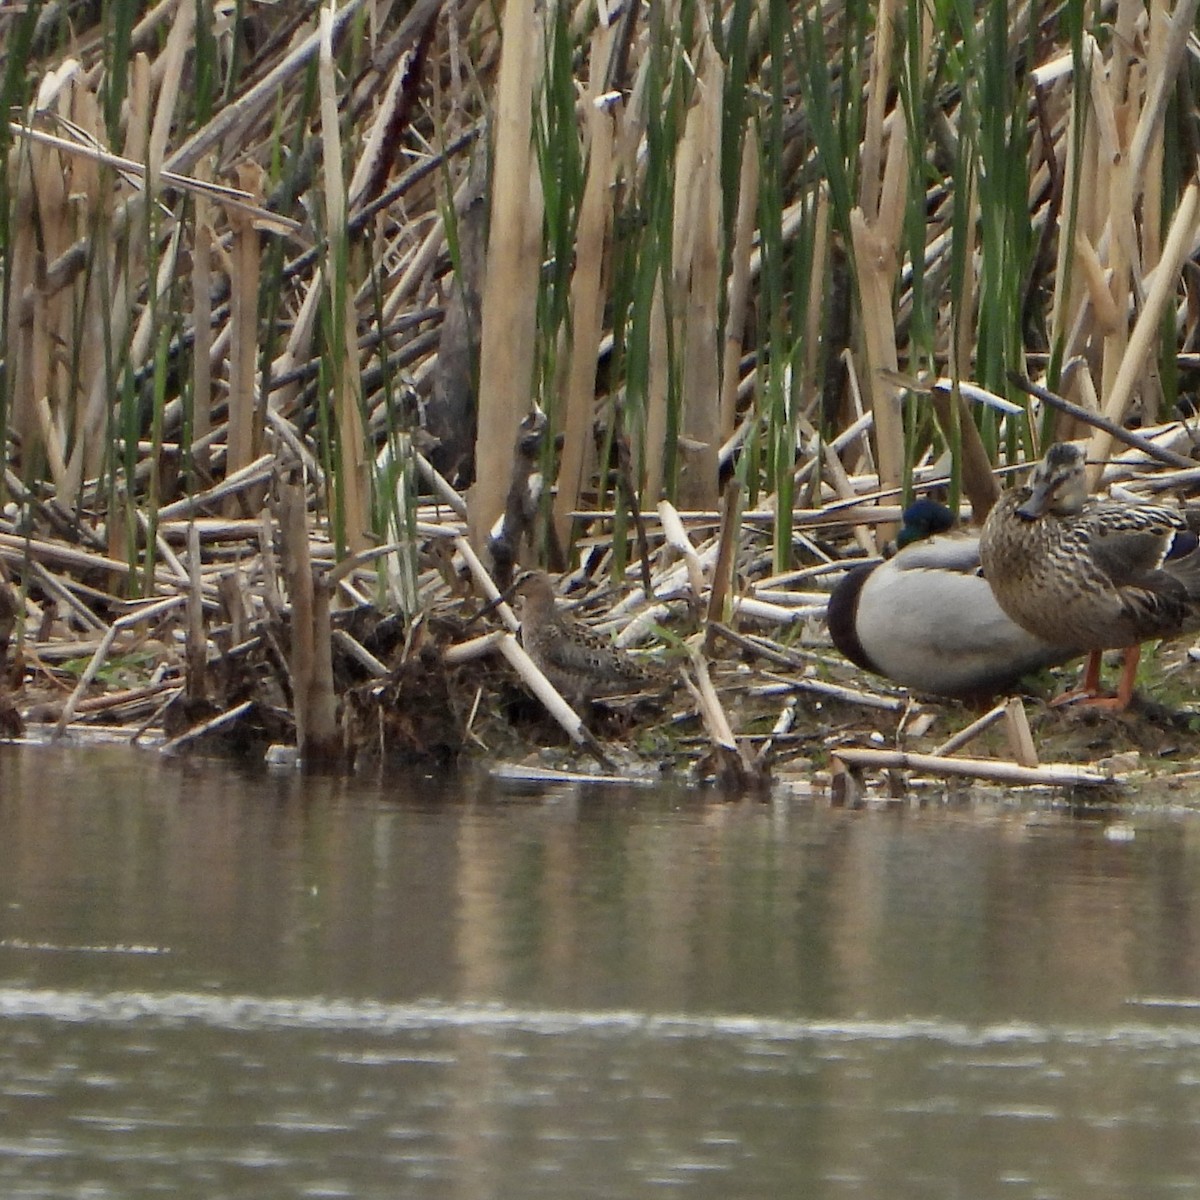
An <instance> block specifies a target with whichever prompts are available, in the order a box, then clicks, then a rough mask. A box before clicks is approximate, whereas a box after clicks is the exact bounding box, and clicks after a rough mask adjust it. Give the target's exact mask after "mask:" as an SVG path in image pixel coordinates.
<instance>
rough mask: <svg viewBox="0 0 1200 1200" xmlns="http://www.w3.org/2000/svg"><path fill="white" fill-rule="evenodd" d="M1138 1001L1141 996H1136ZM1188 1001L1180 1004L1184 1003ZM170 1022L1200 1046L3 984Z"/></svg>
mask: <svg viewBox="0 0 1200 1200" xmlns="http://www.w3.org/2000/svg"><path fill="white" fill-rule="evenodd" d="M1140 1003H1144V1002H1140ZM1180 1007H1182V1008H1185V1009H1186V1008H1187V1007H1188V1006H1186V1005H1181V1006H1180ZM4 1019H7V1020H29V1019H43V1020H51V1021H61V1022H67V1023H105V1024H115V1025H134V1024H140V1025H150V1026H162V1025H177V1024H182V1023H197V1024H201V1025H205V1026H209V1027H212V1028H217V1029H229V1030H248V1029H328V1030H332V1031H347V1032H356V1031H357V1032H370V1033H393V1032H420V1031H430V1030H441V1029H451V1030H454V1029H458V1030H468V1031H471V1030H474V1031H477V1032H480V1033H485V1034H486V1033H493V1032H495V1033H502V1032H508V1031H512V1032H517V1033H527V1034H540V1035H556V1034H580V1033H582V1034H593V1035H609V1034H612V1035H639V1036H644V1037H650V1038H659V1039H664V1040H666V1039H671V1038H728V1039H733V1040H747V1041H780V1042H794V1041H819V1042H893V1041H903V1040H922V1041H929V1042H937V1043H943V1044H947V1045H953V1046H987V1045H995V1044H1008V1045H1013V1044H1017V1045H1024V1046H1039V1045H1047V1044H1056V1043H1057V1044H1071V1045H1081V1046H1100V1045H1103V1046H1109V1047H1111V1046H1113V1045H1125V1046H1128V1047H1131V1048H1137V1049H1145V1048H1159V1049H1175V1048H1197V1047H1200V1023H1197V1024H1188V1025H1184V1024H1150V1023H1147V1022H1138V1021H1132V1022H1127V1023H1122V1024H1114V1025H1105V1026H1095V1025H1091V1026H1087V1025H1081V1026H1071V1025H1055V1024H1038V1023H1034V1022H1024V1021H1011V1022H1001V1023H996V1024H991V1025H980V1026H974V1025H969V1024H966V1023H963V1022H959V1021H953V1020H949V1019H945V1018H940V1017H923V1018H900V1019H896V1020H821V1019H809V1018H802V1017H801V1018H779V1017H760V1016H749V1015H746V1016H739V1015H723V1014H713V1015H707V1014H692V1013H646V1012H638V1011H636V1010H622V1009H614V1010H592V1011H588V1010H583V1011H567V1010H556V1009H522V1008H510V1007H507V1006H505V1005H501V1004H447V1003H439V1002H437V1001H423V1002H418V1003H409V1004H386V1003H381V1002H377V1001H364V1000H352V999H337V998H325V997H286V996H280V997H275V996H252V995H233V996H228V995H225V996H222V995H211V994H207V993H203V992H124V991H120V992H91V991H66V990H64V991H59V990H53V989H45V988H43V989H26V988H12V987H9V988H0V1020H4Z"/></svg>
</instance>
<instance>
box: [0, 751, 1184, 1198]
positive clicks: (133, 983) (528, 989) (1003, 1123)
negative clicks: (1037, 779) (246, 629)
mask: <svg viewBox="0 0 1200 1200" xmlns="http://www.w3.org/2000/svg"><path fill="white" fill-rule="evenodd" d="M1123 828H1125V829H1126V830H1127V832H1131V833H1132V836H1125V837H1109V836H1106V829H1107V825H1106V822H1105V821H1104V820H1100V819H1096V820H1082V819H1078V818H1075V817H1072V816H1070V815H1068V814H1066V813H1063V812H1061V811H1057V810H1054V809H1053V808H1050V807H1042V808H1037V807H1034V806H1033V804H1032V802H1028V801H1023V802H1021V803H1020V804H1017V803H1015V802H1014V803H1006V802H1001V801H991V802H986V803H984V802H980V803H974V804H970V803H965V802H964V803H962V804H959V805H954V806H950V805H936V804H935V805H931V806H928V807H924V808H921V807H904V808H898V809H897V810H895V811H888V812H880V811H876V812H846V811H840V810H831V809H829V808H827V807H824V806H821V805H813V804H810V803H808V802H797V801H780V802H777V803H775V804H773V805H760V804H746V805H728V804H722V803H719V802H715V801H713V800H711V798H709V797H707V796H706V795H705V794H704V793H701V792H690V793H689V792H687V791H681V790H675V791H671V790H662V791H653V792H647V791H644V790H637V791H634V790H630V791H628V792H621V791H613V790H599V789H587V788H580V787H570V788H564V789H557V790H550V791H543V792H532V791H529V790H516V789H497V788H496V787H495V786H494V785H492V784H490V783H488V782H487V781H485V780H480V779H471V778H468V779H436V778H430V777H420V776H412V777H408V778H405V779H400V780H392V781H389V782H388V783H387V784H384V785H378V784H375V783H371V782H364V781H355V780H350V781H347V780H305V779H301V778H299V777H296V776H294V775H291V774H286V775H253V776H245V775H241V774H239V773H237V772H236V771H233V770H231V769H230V768H227V767H224V766H214V765H211V764H210V765H204V766H197V765H189V764H163V763H160V762H158V761H157V759H155V758H152V757H144V756H136V755H133V754H131V753H130V752H129V751H126V750H88V751H57V750H56V751H45V750H35V749H15V748H11V747H0V845H2V846H3V858H2V860H0V861H2V864H3V866H2V870H0V1032H2V1035H3V1036H2V1037H0V1109H2V1110H3V1112H4V1120H3V1122H2V1123H0V1194H3V1195H4V1196H5V1197H10V1196H11V1197H23V1196H29V1197H33V1196H36V1197H39V1198H44V1197H53V1196H63V1197H67V1196H70V1197H77V1196H84V1195H86V1196H88V1197H110V1196H111V1197H114V1198H115V1197H121V1198H122V1200H126V1198H128V1197H140V1196H150V1195H156V1194H160V1193H169V1194H171V1195H173V1196H176V1197H193V1196H194V1197H197V1198H200V1197H205V1198H208V1197H213V1196H221V1197H243V1196H244V1197H252V1196H253V1197H260V1196H263V1195H296V1196H354V1197H393V1196H398V1195H399V1196H422V1197H423V1196H430V1197H435V1196H436V1197H441V1196H447V1197H497V1198H500V1197H505V1198H507V1197H514V1196H520V1197H536V1196H546V1197H551V1196H553V1197H563V1196H569V1195H587V1196H613V1197H641V1196H644V1195H646V1193H647V1192H648V1191H650V1190H651V1189H653V1188H656V1187H671V1188H673V1189H675V1190H676V1191H680V1190H682V1191H684V1192H685V1193H686V1194H688V1195H690V1196H700V1197H709V1196H712V1197H714V1198H715V1197H721V1198H722V1200H728V1198H730V1197H740V1196H752V1195H767V1194H770V1195H776V1194H798V1195H805V1196H821V1197H824V1196H829V1197H842V1196H845V1197H880V1198H881V1200H882V1198H885V1197H886V1198H889V1200H890V1198H892V1197H909V1196H911V1197H914V1198H915V1197H921V1198H923V1200H924V1198H926V1197H941V1196H945V1197H955V1196H966V1197H987V1196H993V1195H1001V1194H1003V1195H1004V1196H1017V1197H1034V1196H1039V1197H1053V1196H1063V1197H1072V1196H1078V1195H1080V1194H1082V1192H1083V1190H1084V1189H1085V1188H1086V1190H1087V1194H1088V1195H1089V1197H1091V1198H1103V1197H1113V1198H1114V1200H1116V1198H1117V1197H1120V1198H1121V1200H1125V1198H1126V1197H1129V1196H1134V1195H1136V1196H1138V1197H1157V1196H1164V1197H1165V1196H1172V1197H1180V1196H1183V1197H1190V1196H1197V1197H1200V1008H1197V1007H1196V1006H1195V1002H1196V998H1197V997H1200V936H1198V935H1200V926H1198V922H1197V919H1196V906H1197V904H1198V903H1200V871H1198V870H1197V867H1198V865H1200V840H1198V838H1200V835H1198V832H1197V830H1198V829H1200V826H1197V825H1196V824H1195V821H1194V819H1189V818H1188V817H1187V816H1184V815H1180V814H1174V815H1169V814H1168V815H1156V816H1153V817H1151V816H1145V817H1141V816H1139V817H1136V818H1131V819H1130V820H1129V821H1128V823H1127V826H1124V827H1123Z"/></svg>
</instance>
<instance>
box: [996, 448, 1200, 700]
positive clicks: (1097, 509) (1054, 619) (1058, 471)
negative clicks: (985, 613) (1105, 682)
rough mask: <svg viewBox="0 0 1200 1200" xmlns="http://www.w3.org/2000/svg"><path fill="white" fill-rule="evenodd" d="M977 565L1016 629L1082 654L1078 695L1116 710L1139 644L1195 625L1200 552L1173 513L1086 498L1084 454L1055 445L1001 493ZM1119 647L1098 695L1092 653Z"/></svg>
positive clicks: (1129, 685) (1096, 657) (1126, 695)
mask: <svg viewBox="0 0 1200 1200" xmlns="http://www.w3.org/2000/svg"><path fill="white" fill-rule="evenodd" d="M979 550H980V557H981V559H982V561H983V573H984V575H985V576H986V577H987V581H988V582H989V583H990V584H991V587H992V591H993V592H995V594H996V599H997V600H998V601H999V603H1000V607H1001V608H1002V609H1004V611H1005V612H1006V613H1008V615H1009V616H1010V617H1012V619H1013V620H1014V621H1016V622H1017V624H1018V625H1020V626H1021V627H1022V628H1023V629H1026V630H1028V631H1029V632H1030V633H1032V634H1034V635H1036V636H1037V637H1041V638H1045V639H1046V640H1047V641H1050V642H1053V643H1054V644H1056V645H1060V646H1073V647H1075V648H1076V649H1077V650H1078V651H1079V652H1080V653H1084V652H1087V653H1088V654H1089V658H1088V665H1087V670H1086V672H1085V673H1084V679H1083V684H1082V686H1081V687H1080V688H1079V689H1078V690H1077V691H1075V692H1071V693H1068V694H1067V695H1064V696H1060V697H1059V700H1058V702H1059V703H1062V702H1063V701H1065V700H1073V699H1076V698H1083V699H1085V700H1086V701H1087V702H1088V703H1091V704H1094V705H1098V706H1101V707H1107V708H1113V709H1116V710H1118V711H1119V710H1121V709H1123V708H1125V707H1126V705H1128V703H1129V700H1130V697H1131V696H1132V695H1133V678H1134V673H1135V672H1136V670H1137V663H1138V657H1139V655H1140V653H1141V643H1142V642H1144V641H1148V640H1149V639H1150V638H1157V637H1168V636H1170V635H1172V634H1177V633H1181V632H1183V631H1185V630H1191V629H1197V628H1200V553H1197V538H1196V535H1195V534H1194V533H1191V532H1190V531H1189V530H1188V528H1187V524H1186V523H1185V521H1184V519H1183V517H1182V516H1180V514H1179V513H1177V512H1175V511H1174V510H1173V509H1170V508H1166V507H1164V506H1162V505H1158V504H1126V503H1121V502H1118V501H1116V500H1101V499H1096V498H1092V499H1089V497H1088V491H1087V481H1086V478H1085V476H1084V454H1083V451H1082V450H1081V449H1079V448H1078V447H1077V446H1073V445H1070V444H1069V443H1066V442H1060V443H1056V444H1055V445H1053V446H1051V447H1050V449H1049V450H1047V451H1046V456H1045V458H1043V459H1042V461H1041V462H1040V463H1039V464H1038V466H1037V468H1036V470H1035V471H1034V473H1033V475H1032V477H1031V478H1030V481H1029V483H1028V485H1027V486H1025V487H1023V488H1015V489H1013V490H1012V491H1010V492H1008V493H1007V494H1006V495H1004V496H1003V497H1001V499H1000V500H998V501H997V502H996V504H995V506H994V507H993V508H992V511H991V512H990V513H989V514H988V518H987V521H986V523H985V524H984V527H983V534H982V537H981V538H980V546H979ZM1118 649H1124V650H1125V664H1124V669H1123V671H1122V672H1121V679H1120V683H1119V685H1118V687H1117V693H1116V695H1115V696H1110V697H1103V698H1097V697H1098V694H1099V682H1100V654H1101V652H1102V651H1104V650H1118Z"/></svg>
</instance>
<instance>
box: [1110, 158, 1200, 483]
mask: <svg viewBox="0 0 1200 1200" xmlns="http://www.w3.org/2000/svg"><path fill="white" fill-rule="evenodd" d="M1198 213H1200V185H1197V183H1196V182H1195V181H1194V180H1193V181H1192V182H1191V183H1190V184H1188V186H1187V189H1186V190H1185V191H1184V193H1183V196H1182V197H1181V199H1180V201H1179V207H1178V208H1177V209H1176V210H1175V215H1174V216H1173V217H1172V219H1171V228H1170V232H1169V233H1168V234H1167V241H1166V244H1165V245H1164V246H1163V255H1162V261H1161V262H1160V263H1159V264H1158V267H1157V269H1156V270H1155V272H1154V282H1153V283H1152V284H1151V287H1150V291H1149V293H1148V295H1147V296H1146V302H1145V305H1144V306H1143V308H1142V311H1141V312H1140V313H1139V314H1138V319H1137V323H1136V324H1135V325H1134V327H1133V332H1132V333H1131V334H1130V337H1129V346H1128V349H1127V350H1126V352H1125V356H1124V358H1123V359H1122V360H1121V364H1120V367H1119V368H1118V370H1117V377H1116V379H1115V380H1114V381H1113V385H1112V388H1111V390H1110V391H1109V393H1108V397H1107V399H1106V400H1105V406H1104V415H1105V416H1106V417H1107V418H1108V419H1109V420H1110V421H1112V422H1114V423H1116V424H1121V423H1122V422H1123V420H1124V417H1125V413H1126V411H1127V409H1128V407H1129V403H1130V400H1131V399H1132V396H1133V389H1134V386H1135V385H1136V383H1137V381H1138V379H1139V378H1140V377H1141V375H1142V372H1143V371H1144V370H1145V367H1146V363H1147V362H1148V361H1149V357H1150V354H1151V351H1152V350H1153V349H1154V343H1155V341H1156V340H1157V338H1158V336H1159V329H1160V322H1161V320H1162V315H1163V312H1164V311H1165V309H1166V306H1167V302H1168V301H1169V299H1170V298H1171V296H1172V295H1173V294H1174V292H1175V289H1176V287H1177V286H1178V283H1179V275H1180V272H1181V271H1182V270H1183V265H1184V263H1185V262H1186V261H1187V259H1188V257H1189V256H1190V255H1191V253H1192V240H1193V238H1194V237H1195V235H1196V231H1197V225H1198V220H1197V215H1198ZM1111 448H1112V434H1110V433H1107V432H1106V431H1105V430H1102V429H1095V430H1093V431H1092V436H1091V438H1090V440H1089V442H1088V461H1089V462H1090V463H1092V464H1093V465H1092V466H1090V467H1089V468H1088V480H1089V483H1090V484H1091V485H1092V486H1093V487H1094V486H1095V485H1096V483H1097V482H1098V481H1099V478H1100V472H1101V470H1103V464H1104V462H1105V461H1106V460H1107V458H1108V455H1109V451H1110V450H1111Z"/></svg>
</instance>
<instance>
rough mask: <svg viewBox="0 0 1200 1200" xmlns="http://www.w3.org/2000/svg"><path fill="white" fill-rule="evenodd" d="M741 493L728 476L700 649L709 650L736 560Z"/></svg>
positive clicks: (740, 486)
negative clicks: (702, 645) (714, 624)
mask: <svg viewBox="0 0 1200 1200" xmlns="http://www.w3.org/2000/svg"><path fill="white" fill-rule="evenodd" d="M741 496H742V485H741V482H740V481H739V480H737V479H730V481H729V482H728V483H727V484H726V485H725V495H724V497H723V498H722V501H721V532H720V536H719V540H718V543H717V561H716V565H715V566H714V567H713V578H712V589H711V591H710V592H709V594H708V613H707V616H706V618H705V624H706V625H707V626H708V629H707V632H706V633H705V635H704V653H705V654H711V653H712V649H713V646H714V645H715V642H716V631H715V630H714V629H713V628H712V623H713V622H716V621H719V620H720V619H721V618H722V616H723V615H724V608H725V597H726V596H727V595H728V594H729V588H730V584H731V583H732V579H733V568H734V565H735V563H736V560H737V536H738V532H739V529H740V526H739V523H738V502H739V500H740V499H741Z"/></svg>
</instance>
